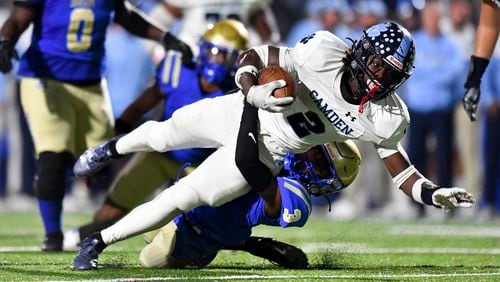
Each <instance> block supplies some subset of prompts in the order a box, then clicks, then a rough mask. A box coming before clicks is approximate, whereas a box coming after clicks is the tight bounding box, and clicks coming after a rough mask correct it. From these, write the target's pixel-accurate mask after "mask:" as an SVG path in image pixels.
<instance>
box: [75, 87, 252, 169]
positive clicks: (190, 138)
mask: <svg viewBox="0 0 500 282" xmlns="http://www.w3.org/2000/svg"><path fill="white" fill-rule="evenodd" d="M242 100H243V96H242V95H241V94H239V93H236V94H232V95H226V96H220V97H217V98H212V99H203V100H200V101H197V102H195V103H193V104H190V105H186V106H184V107H182V108H180V109H178V110H177V111H175V112H174V114H173V116H172V117H171V118H170V119H168V120H166V121H163V122H156V121H148V122H145V123H143V124H142V125H140V126H139V127H138V128H136V129H135V130H133V131H132V132H130V133H128V134H126V135H124V136H122V137H120V138H118V139H115V140H111V141H109V142H106V143H103V144H101V145H99V146H98V147H95V148H92V149H89V150H87V151H86V152H85V153H84V154H83V155H81V156H80V157H79V158H78V160H77V162H76V164H75V167H74V169H73V171H74V173H75V175H76V176H79V177H86V176H89V175H92V174H94V173H95V172H97V171H99V170H100V169H102V167H104V166H106V165H107V164H108V163H109V162H110V161H111V160H112V159H113V158H118V157H120V156H121V155H125V154H129V153H133V152H144V151H158V152H165V151H170V150H177V149H186V148H218V147H220V146H222V145H224V144H226V143H227V142H228V141H229V140H233V139H234V136H236V135H237V130H238V128H239V120H240V117H241V111H242V109H243V102H242Z"/></svg>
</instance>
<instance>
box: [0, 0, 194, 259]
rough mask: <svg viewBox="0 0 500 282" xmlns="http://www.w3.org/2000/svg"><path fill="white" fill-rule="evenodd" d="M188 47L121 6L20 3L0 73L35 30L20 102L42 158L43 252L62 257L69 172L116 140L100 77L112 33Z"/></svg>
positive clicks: (1, 45) (40, 0) (1, 53)
mask: <svg viewBox="0 0 500 282" xmlns="http://www.w3.org/2000/svg"><path fill="white" fill-rule="evenodd" d="M113 14H114V21H116V22H117V23H119V24H121V25H122V26H124V27H125V28H126V29H127V30H128V31H129V32H131V33H133V34H135V35H138V36H141V37H144V38H149V39H153V40H157V41H160V40H162V41H163V42H164V43H169V45H170V46H175V47H176V48H178V49H180V50H187V49H188V47H187V46H186V45H185V44H184V43H182V42H180V41H178V40H177V39H176V38H175V37H173V36H172V35H171V34H170V33H168V32H167V33H165V32H164V31H162V30H160V29H159V28H157V27H155V26H153V25H151V24H149V23H148V22H146V21H145V20H144V19H142V18H141V17H140V16H139V15H137V14H136V13H134V12H131V11H129V10H128V9H127V8H126V7H125V3H124V1H122V0H116V1H100V0H97V1H94V0H92V1H90V0H88V1H87V0H84V1H65V2H61V1H54V0H28V1H20V0H19V1H17V0H15V1H14V7H13V8H12V10H11V13H10V16H9V18H8V19H7V20H6V21H5V23H4V24H3V25H2V27H1V29H0V71H2V72H3V73H7V72H9V71H10V70H11V69H12V62H11V59H17V53H16V51H15V49H14V45H15V44H16V42H17V40H18V39H19V37H20V35H21V34H22V33H23V32H24V31H25V30H26V28H27V27H28V26H29V25H30V24H31V23H33V25H34V31H33V36H32V41H31V46H30V47H29V49H28V50H27V51H26V53H25V54H24V55H23V57H22V58H21V62H20V67H19V72H18V74H19V75H20V76H21V101H22V106H23V110H24V112H25V114H26V116H27V118H28V120H29V126H30V131H31V134H32V136H33V139H34V143H35V149H36V154H37V159H38V160H37V164H38V171H37V176H36V183H35V186H36V187H35V188H36V195H37V198H38V203H39V209H40V213H41V217H42V220H43V224H44V227H45V234H46V235H45V240H44V243H43V246H42V250H43V251H61V250H62V244H63V234H62V232H61V214H62V200H63V197H64V193H65V189H66V187H65V186H66V185H65V182H66V175H67V169H68V168H70V167H71V166H72V164H73V162H74V156H75V155H79V154H80V153H81V152H82V151H83V150H85V149H86V148H88V147H92V146H95V145H96V144H99V143H101V142H103V141H104V140H107V139H109V138H110V137H111V136H112V127H111V120H110V116H109V105H107V104H106V102H105V98H104V94H103V91H104V90H103V88H102V86H101V77H102V72H103V64H102V61H103V57H104V40H105V35H106V28H107V26H108V24H109V22H110V20H111V19H112V15H113Z"/></svg>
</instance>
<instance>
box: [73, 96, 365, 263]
mask: <svg viewBox="0 0 500 282" xmlns="http://www.w3.org/2000/svg"><path fill="white" fill-rule="evenodd" d="M243 116H244V117H243V118H242V122H241V127H240V130H239V134H238V144H237V148H236V150H237V152H236V163H237V165H238V167H239V168H240V170H241V173H242V174H243V176H244V177H245V178H246V179H248V181H249V184H250V185H252V188H254V190H252V191H250V192H249V193H247V194H245V195H244V196H242V197H240V198H237V199H235V200H233V201H231V202H228V203H226V204H224V205H222V206H220V207H209V206H201V207H198V208H195V209H193V210H191V211H188V212H185V213H182V214H180V215H179V216H177V217H176V218H174V220H173V221H171V222H170V223H168V224H167V225H166V226H164V227H162V228H161V229H160V230H158V231H156V232H154V233H153V234H154V236H153V235H152V234H148V235H147V236H146V240H147V241H148V242H149V244H148V246H146V247H145V248H144V249H143V250H142V252H141V254H140V262H141V264H142V265H143V266H146V267H168V268H182V267H187V266H189V267H203V266H205V265H207V264H209V263H210V262H211V261H212V260H213V259H214V258H215V256H216V255H217V252H218V251H219V250H221V249H231V250H242V251H247V252H250V253H252V254H254V255H257V256H260V257H264V258H267V259H270V260H271V261H272V262H274V263H276V264H278V265H280V266H284V267H288V268H305V267H307V257H306V255H305V254H304V253H303V252H302V251H301V250H300V249H298V248H296V247H294V246H291V245H289V244H286V243H282V242H277V241H275V240H273V239H270V238H257V237H250V235H251V230H252V227H254V226H256V225H260V224H264V225H270V226H280V227H283V228H287V227H292V226H295V227H302V226H304V224H305V223H306V222H307V220H308V218H309V215H310V213H311V202H310V201H311V200H310V194H312V195H315V196H320V195H327V194H329V193H334V192H338V191H340V190H342V189H344V188H346V187H347V186H348V185H349V184H350V183H352V181H354V179H355V177H356V175H357V173H358V171H359V166H360V163H361V157H360V154H359V151H358V149H357V147H356V145H355V144H354V143H353V142H352V141H346V142H332V143H329V144H325V145H319V146H315V147H313V148H311V149H310V150H308V151H307V152H306V153H302V154H297V155H294V154H291V153H288V154H287V156H286V158H285V166H284V171H283V172H282V174H281V175H282V176H278V177H274V176H273V175H272V173H271V171H270V170H269V169H268V168H267V167H266V166H265V164H263V163H262V162H261V161H260V160H259V153H258V146H257V143H255V142H254V141H253V139H252V138H251V135H253V136H255V134H257V133H258V130H257V128H258V125H257V121H258V118H257V108H254V107H253V106H251V105H250V104H248V103H246V105H245V109H244V111H243ZM256 173H258V174H261V175H260V176H259V177H256V175H255V174H256ZM228 226H231V228H228ZM98 236H99V235H98V234H94V235H92V236H90V237H88V238H86V239H85V240H84V241H83V242H82V246H81V249H80V252H79V253H78V255H77V257H76V258H75V260H74V265H73V266H74V268H75V269H77V270H87V269H95V268H97V253H96V245H94V242H95V241H94V240H95V239H94V237H98ZM97 241H99V240H97ZM97 248H99V246H97Z"/></svg>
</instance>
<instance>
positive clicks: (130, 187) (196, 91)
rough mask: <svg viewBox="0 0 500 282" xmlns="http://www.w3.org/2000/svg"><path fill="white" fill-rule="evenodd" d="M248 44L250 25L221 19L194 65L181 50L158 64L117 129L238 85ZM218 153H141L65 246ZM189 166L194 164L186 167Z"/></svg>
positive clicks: (208, 33)
mask: <svg viewBox="0 0 500 282" xmlns="http://www.w3.org/2000/svg"><path fill="white" fill-rule="evenodd" d="M248 42H249V34H248V31H247V29H246V28H245V26H244V25H243V24H242V23H240V22H238V21H236V20H232V19H229V20H223V21H219V22H217V23H215V25H214V26H213V27H212V28H210V29H208V30H207V31H206V32H205V33H204V34H203V36H202V37H201V39H200V40H199V43H198V48H199V49H200V52H199V56H198V57H197V59H196V60H195V65H194V66H192V65H190V64H185V63H184V64H183V63H182V62H181V58H180V56H179V55H178V53H176V52H167V54H166V56H165V58H164V59H163V60H162V62H161V63H160V65H159V67H158V70H157V74H156V81H155V84H154V85H152V86H151V87H149V88H147V89H146V90H145V91H144V92H143V93H142V95H141V96H140V97H138V99H136V100H135V101H134V102H133V103H132V104H131V105H129V106H128V107H127V109H126V110H125V111H124V112H123V114H122V115H121V116H120V117H119V118H118V119H117V120H116V122H115V131H116V132H117V133H118V134H125V133H128V132H130V130H132V128H133V126H134V125H135V124H136V123H137V122H138V121H139V120H140V118H141V117H142V116H143V115H144V114H145V113H147V112H148V111H150V110H151V109H153V108H154V107H155V106H157V105H158V104H160V103H162V102H163V115H162V117H161V120H166V119H169V118H170V117H171V116H172V113H173V112H174V111H175V110H177V109H178V108H180V107H182V106H184V105H187V104H190V103H193V102H195V101H198V100H200V99H203V98H212V97H217V96H220V95H223V93H224V92H225V91H228V90H231V89H234V88H235V87H236V86H235V85H234V72H235V71H236V59H237V58H238V55H239V54H240V52H241V51H243V50H246V49H247V48H248ZM197 53H198V52H197ZM212 152H213V149H186V150H176V151H170V152H167V153H164V154H161V153H158V152H148V153H139V154H137V155H135V156H134V157H133V159H132V160H131V161H130V162H129V163H128V164H127V166H126V167H125V168H124V169H123V170H122V171H121V173H120V174H119V175H118V177H117V179H115V181H114V183H113V184H112V187H111V189H110V191H109V193H108V196H107V198H106V200H105V201H104V203H103V204H102V206H101V208H100V209H99V210H98V211H97V212H96V214H95V215H94V219H93V222H92V223H90V224H87V225H84V226H81V227H79V228H77V230H76V229H73V230H71V231H69V232H66V234H65V240H64V245H65V246H64V247H65V249H72V248H76V246H77V244H79V243H80V238H85V237H88V236H89V235H91V234H92V233H94V232H96V231H100V230H102V229H104V228H106V227H108V226H109V225H111V224H113V223H114V222H116V221H117V220H118V219H120V218H121V217H122V216H123V215H125V214H126V213H127V212H128V211H130V210H132V209H133V208H135V207H136V206H138V205H139V204H141V203H142V202H144V201H145V200H146V198H147V197H148V196H150V195H151V194H152V193H153V192H154V191H155V190H156V189H157V188H159V187H160V186H161V185H163V184H165V185H167V183H168V182H170V183H171V182H173V181H175V179H176V177H177V173H178V172H180V171H183V172H184V173H185V174H186V173H189V172H191V171H192V170H193V169H194V167H196V166H197V165H198V164H200V163H201V162H202V161H203V160H204V159H205V158H206V157H208V155H210V153H212ZM185 164H188V165H189V166H188V167H185V168H183V166H184V165H185Z"/></svg>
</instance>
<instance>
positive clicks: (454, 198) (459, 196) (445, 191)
mask: <svg viewBox="0 0 500 282" xmlns="http://www.w3.org/2000/svg"><path fill="white" fill-rule="evenodd" d="M475 201H476V200H475V199H474V196H473V195H472V194H471V193H469V192H467V190H465V189H463V188H458V187H452V188H445V187H443V188H439V189H437V190H436V191H434V193H433V194H432V203H433V204H434V205H435V206H437V207H440V208H442V209H443V211H444V212H449V211H451V210H454V209H455V208H470V207H472V204H474V202H475Z"/></svg>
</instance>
